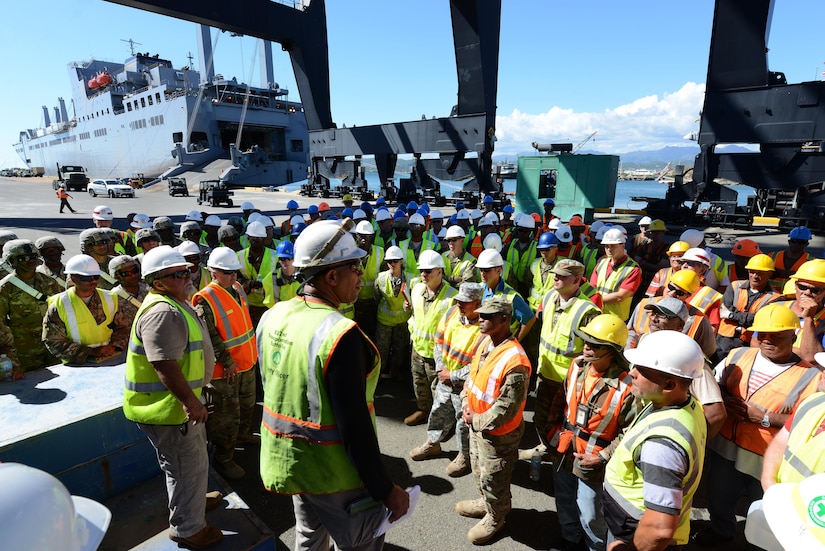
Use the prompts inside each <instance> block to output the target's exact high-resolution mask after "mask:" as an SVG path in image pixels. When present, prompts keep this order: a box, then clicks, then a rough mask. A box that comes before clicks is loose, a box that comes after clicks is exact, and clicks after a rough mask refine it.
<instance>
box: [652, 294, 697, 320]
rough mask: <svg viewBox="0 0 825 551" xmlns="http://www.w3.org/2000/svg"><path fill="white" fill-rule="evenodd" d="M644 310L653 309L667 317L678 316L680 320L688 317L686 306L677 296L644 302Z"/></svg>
mask: <svg viewBox="0 0 825 551" xmlns="http://www.w3.org/2000/svg"><path fill="white" fill-rule="evenodd" d="M645 310H650V311H653V310H655V311H657V312H659V313H660V314H664V315H666V316H667V317H669V318H679V319H680V320H682V321H687V319H688V311H687V306H685V303H684V302H682V301H681V300H679V299H677V298H670V297H667V298H663V299H662V300H659V301H657V302H654V303H650V304H646V305H645Z"/></svg>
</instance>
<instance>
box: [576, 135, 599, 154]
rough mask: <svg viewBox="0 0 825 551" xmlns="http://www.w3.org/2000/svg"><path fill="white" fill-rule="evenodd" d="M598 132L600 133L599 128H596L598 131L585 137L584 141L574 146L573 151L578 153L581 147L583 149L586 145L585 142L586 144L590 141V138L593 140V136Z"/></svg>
mask: <svg viewBox="0 0 825 551" xmlns="http://www.w3.org/2000/svg"><path fill="white" fill-rule="evenodd" d="M598 133H599V131H598V130H596V131H594V132H593V133H592V134H590V135H589V136H587V137H586V138H585V139H583V140H582V141H580V142H579V143H578V145H576V147H574V148H573V151H572V152H573V153H576V152H577V151H578V150H579V149H581V148H582V147H584V144H586V143H587V142H589V141H590V140H592V139H593V137H594V136H595V135H596V134H598Z"/></svg>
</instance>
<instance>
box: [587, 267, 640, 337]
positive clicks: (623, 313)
mask: <svg viewBox="0 0 825 551" xmlns="http://www.w3.org/2000/svg"><path fill="white" fill-rule="evenodd" d="M608 266H610V259H609V258H607V257H605V258H602V259H601V260H600V261H599V263H598V264H597V265H596V273H597V274H598V276H597V277H598V280H597V285H596V290H598V291H599V293H601V294H602V296H604V295H606V294H607V293H615V292H616V291H618V290H619V288H620V287H621V286H622V282H623V281H624V280H625V279H627V278H628V277H629V276H630V273H631V272H632V271H633V270H634V269H636V268H638V267H639V265H638V264H636V261H635V260H633V259H632V258H630V257H629V256H625V258H624V260H622V261H621V262H620V263H619V264H617V265H615V266H613V272H611V274H610V276H608V275H607V268H608ZM631 302H633V295H631V296H629V297H627V298H626V299H624V300H623V301H621V302H616V303H613V304H605V305H604V306H603V307H602V311H603V312H604V313H605V314H616V315H617V316H619V317H620V318H621V319H622V320H624V321H627V318H629V317H630V303H631Z"/></svg>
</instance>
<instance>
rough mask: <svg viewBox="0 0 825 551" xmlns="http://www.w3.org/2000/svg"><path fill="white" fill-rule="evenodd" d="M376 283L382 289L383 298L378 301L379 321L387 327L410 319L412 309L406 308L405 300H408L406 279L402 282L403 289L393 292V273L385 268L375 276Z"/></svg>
mask: <svg viewBox="0 0 825 551" xmlns="http://www.w3.org/2000/svg"><path fill="white" fill-rule="evenodd" d="M375 285H376V287H377V288H378V289H379V290H380V291H381V300H379V301H378V312H377V320H378V323H380V324H381V325H384V326H386V327H395V326H396V325H399V324H402V323H405V322H406V321H407V320H408V319H410V316H411V315H412V311H410V310H404V302H405V301H406V296H404V288H405V287H406V286H407V282H406V281H403V282H402V283H401V289H400V290H399V291H398V295H394V294H393V292H392V276H391V273H390V271H389V270H385V271H383V272H381V273H380V274H378V277H377V278H375Z"/></svg>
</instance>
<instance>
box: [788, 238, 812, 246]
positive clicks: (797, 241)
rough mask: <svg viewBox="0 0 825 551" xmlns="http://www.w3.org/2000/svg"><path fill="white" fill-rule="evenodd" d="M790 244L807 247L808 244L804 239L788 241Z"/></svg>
mask: <svg viewBox="0 0 825 551" xmlns="http://www.w3.org/2000/svg"><path fill="white" fill-rule="evenodd" d="M788 243H793V244H794V245H805V244H806V243H808V242H807V241H805V240H804V239H788Z"/></svg>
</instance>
